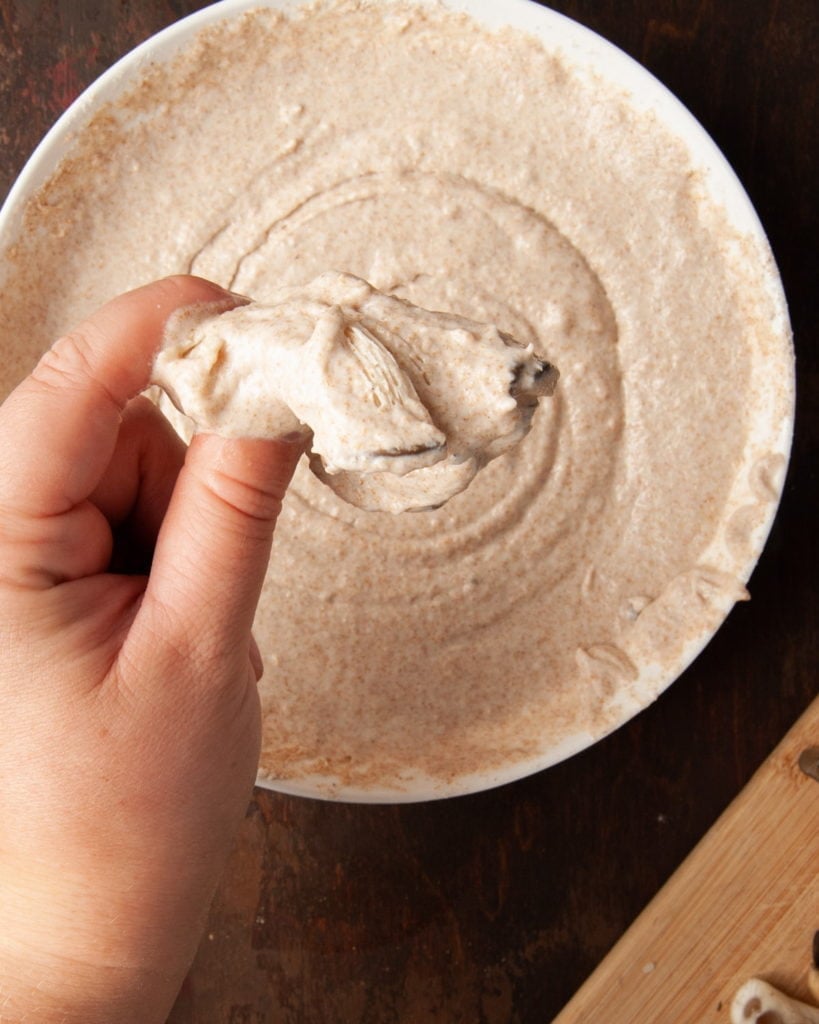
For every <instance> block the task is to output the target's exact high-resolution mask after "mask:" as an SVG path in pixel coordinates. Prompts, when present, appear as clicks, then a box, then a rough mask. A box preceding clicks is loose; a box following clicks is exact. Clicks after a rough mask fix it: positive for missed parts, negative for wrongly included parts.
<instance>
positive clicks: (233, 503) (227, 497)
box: [203, 468, 282, 528]
mask: <svg viewBox="0 0 819 1024" xmlns="http://www.w3.org/2000/svg"><path fill="white" fill-rule="evenodd" d="M203 483H204V486H205V487H206V488H207V489H208V490H209V491H210V493H211V495H212V496H213V497H214V498H216V499H217V501H218V502H220V503H221V504H222V505H223V506H225V505H226V506H227V507H228V508H229V509H230V510H231V511H232V512H234V513H236V514H237V515H238V516H239V517H240V518H241V519H242V520H244V521H246V522H247V523H248V524H249V525H253V524H256V525H258V526H260V527H264V528H267V527H269V526H270V525H271V524H273V523H275V521H276V519H277V518H278V515H279V512H280V511H281V507H282V501H281V495H280V494H279V493H278V491H274V490H272V489H270V488H267V487H265V486H264V485H259V484H257V483H252V482H250V481H248V480H243V479H242V478H241V477H239V476H237V475H236V474H234V473H231V472H228V471H226V470H224V469H219V468H214V469H212V470H211V472H210V473H209V474H208V477H207V478H206V479H205V480H204V481H203Z"/></svg>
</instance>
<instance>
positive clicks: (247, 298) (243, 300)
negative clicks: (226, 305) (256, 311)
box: [228, 292, 253, 306]
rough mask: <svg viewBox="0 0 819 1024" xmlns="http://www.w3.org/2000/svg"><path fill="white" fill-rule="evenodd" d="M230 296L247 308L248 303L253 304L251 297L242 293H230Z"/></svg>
mask: <svg viewBox="0 0 819 1024" xmlns="http://www.w3.org/2000/svg"><path fill="white" fill-rule="evenodd" d="M228 295H229V296H230V297H231V298H232V299H235V300H236V302H237V303H238V304H239V305H240V306H247V305H248V303H250V302H253V299H251V297H250V296H249V295H242V294H241V293H240V292H228Z"/></svg>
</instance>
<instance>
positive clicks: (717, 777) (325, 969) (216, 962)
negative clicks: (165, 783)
mask: <svg viewBox="0 0 819 1024" xmlns="http://www.w3.org/2000/svg"><path fill="white" fill-rule="evenodd" d="M201 6H203V5H202V4H201V3H197V2H196V0H0V196H2V195H4V194H5V191H6V189H7V188H8V186H9V185H10V184H11V182H12V181H13V179H14V177H15V175H16V174H17V173H18V171H19V170H20V168H21V166H22V165H23V163H24V161H25V159H26V158H27V156H28V155H29V153H30V151H31V150H32V149H33V147H34V146H35V145H36V143H37V142H38V140H39V139H40V137H41V136H42V134H43V133H44V132H45V131H46V130H47V128H48V127H49V125H50V124H51V123H52V122H53V121H54V120H55V119H56V117H57V116H58V115H59V113H60V112H61V111H62V110H63V109H64V107H65V106H66V105H67V104H68V103H69V102H70V101H71V100H72V99H73V98H74V97H75V96H76V95H77V94H78V93H79V92H80V91H81V90H82V89H83V88H84V87H85V86H86V85H87V84H88V83H89V82H91V81H92V80H93V79H94V78H95V77H96V76H97V75H98V74H100V73H101V72H102V71H103V70H104V69H105V68H106V67H107V66H108V65H109V64H111V63H112V62H113V61H114V60H115V59H116V58H117V57H118V56H120V55H121V54H122V53H124V52H125V51H127V50H128V49H130V48H131V47H132V46H133V45H135V44H136V43H137V42H139V41H140V40H142V39H143V38H145V37H146V36H147V35H149V34H150V33H152V32H154V31H156V30H158V29H159V28H161V27H163V26H164V25H166V24H168V23H169V22H171V21H173V20H175V19H176V18H178V17H181V16H182V15H184V14H187V13H189V12H191V11H193V10H195V9H197V8H198V7H201ZM552 6H553V7H555V8H557V9H558V10H560V11H562V12H564V13H566V14H568V15H570V16H572V17H574V18H576V19H577V20H579V21H581V22H583V23H585V24H587V25H589V26H590V27H591V28H593V29H595V30H597V31H599V32H601V33H602V34H603V35H605V36H606V37H608V38H609V39H611V40H612V41H613V42H615V43H617V44H618V45H620V46H621V47H622V48H623V49H625V50H626V51H627V52H629V53H630V54H632V55H633V56H634V57H636V58H637V59H638V60H640V61H641V62H642V63H643V64H645V65H646V66H647V67H648V68H649V69H650V70H651V71H653V72H654V73H655V74H656V75H657V76H658V77H659V78H660V79H661V80H662V81H664V82H665V83H666V84H667V85H668V86H669V87H670V88H671V89H672V90H673V91H674V92H676V94H677V95H678V96H679V97H680V99H682V101H683V102H684V103H685V104H686V105H687V106H688V107H689V108H690V109H691V110H692V112H693V113H694V114H695V115H696V116H697V117H698V118H699V119H700V120H701V121H702V123H703V124H704V125H705V127H706V128H707V129H708V130H709V131H710V133H711V134H712V135H713V137H714V138H715V140H716V141H717V143H718V144H719V145H720V147H721V148H722V149H723V151H724V152H725V154H726V155H727V157H728V159H729V160H730V161H731V162H732V164H733V166H734V167H735V169H736V171H737V173H738V175H739V177H740V179H741V180H742V182H743V183H744V185H745V187H746V188H747V190H748V192H749V194H750V196H751V199H752V200H753V202H754V204H755V205H756V208H757V210H758V212H759V215H760V218H761V220H762V222H763V224H764V225H765V227H766V230H767V231H768V234H769V237H770V239H771V243H772V246H773V249H774V252H775V255H776V257H777V260H778V262H779V266H780V269H781V271H782V275H783V279H784V283H785V289H786V292H787V295H788V299H789V302H790V307H791V315H792V320H793V325H794V330H795V336H796V348H797V356H798V380H799V405H798V415H797V425H796V439H795V447H794V455H793V459H792V464H791V469H790V473H789V477H788V482H787V486H786V491H785V497H784V501H783V504H782V508H781V511H780V514H779V517H778V519H777V522H776V525H775V527H774V530H773V533H772V535H771V539H770V541H769V543H768V546H767V548H766V550H765V553H764V555H763V557H762V559H761V561H760V564H759V566H758V568H757V570H756V572H755V573H754V576H753V578H752V580H751V583H750V590H751V594H752V596H753V600H752V601H751V602H750V603H749V604H743V605H741V606H739V607H737V609H736V610H735V611H734V612H733V613H732V614H731V616H730V617H729V619H728V621H727V623H726V624H725V626H724V627H723V628H722V629H721V630H720V632H719V633H718V635H717V637H716V638H715V640H714V641H713V642H712V643H711V644H710V645H709V646H708V648H707V649H706V650H705V652H704V653H703V654H702V655H701V656H700V657H699V658H698V659H697V661H696V662H695V663H694V664H693V665H692V666H691V668H690V669H689V670H688V671H687V672H686V673H685V674H684V675H683V676H682V677H681V678H680V679H679V680H678V681H677V682H676V683H675V684H674V686H672V687H671V688H670V690H669V691H668V692H667V693H666V694H665V695H664V696H662V697H661V698H660V700H658V701H657V702H656V703H655V704H654V705H653V706H652V707H651V708H649V709H647V710H646V711H645V712H643V713H642V714H641V715H640V716H638V717H637V718H636V719H635V720H634V721H632V722H631V723H630V724H629V725H627V726H625V727H624V728H622V729H620V730H619V731H618V732H616V733H615V734H614V735H612V736H611V737H609V738H608V739H606V740H605V741H603V742H601V743H599V744H597V745H596V746H595V747H593V748H592V749H591V750H588V751H586V752H585V753H583V754H581V755H579V756H577V757H575V758H573V759H571V760H570V761H568V762H566V763H564V764H562V765H559V766H557V767H555V768H553V769H550V770H549V771H547V772H544V773H541V774H540V775H537V776H535V777H532V778H529V779H526V780H524V781H521V782H519V783H516V784H514V785H510V786H506V787H504V788H502V789H498V790H496V791H493V792H489V793H485V794H480V795H477V796H471V797H465V798H461V799H457V800H451V801H447V802H445V803H433V804H426V805H415V806H403V807H359V806H348V805H332V804H323V803H319V802H313V801H307V800H300V799H293V798H288V797H284V796H277V795H273V794H270V793H265V792H261V791H258V792H257V793H256V794H255V797H254V800H253V802H252V804H251V806H250V809H249V811H248V815H247V818H246V820H245V822H244V826H243V829H242V831H241V835H240V836H239V840H238V842H237V845H236V849H235V852H234V855H233V857H232V860H231V862H230V864H229V866H228V870H227V872H226V875H225V878H224V880H223V883H222V885H221V887H220V889H219V891H218V894H217V896H216V900H215V902H214V905H213V909H212V912H211V915H210V920H209V924H208V929H207V932H206V935H205V937H204V939H203V942H202V945H201V948H200V950H199V954H198V956H197V960H196V962H195V964H194V966H193V968H192V970H191V972H190V975H189V977H188V979H187V981H186V982H185V984H184V986H183V989H182V991H181V993H180V996H179V999H178V1001H177V1005H176V1007H175V1009H174V1010H173V1012H172V1014H171V1017H170V1021H171V1022H172V1024H228V1022H229V1024H262V1022H265V1024H267V1022H275V1024H422V1022H423V1024H456V1022H463V1024H542V1022H547V1021H549V1020H551V1019H553V1018H554V1017H555V1016H556V1015H557V1013H558V1012H559V1011H560V1009H561V1007H562V1006H563V1005H564V1004H565V1003H566V1002H567V1001H568V1000H569V998H570V997H571V995H572V993H573V992H574V991H575V990H576V989H577V988H578V987H579V986H580V985H581V983H582V982H583V981H584V979H585V978H586V977H587V976H588V975H589V973H590V972H591V971H592V970H593V968H594V967H595V966H596V965H597V964H598V963H599V962H600V961H601V960H602V958H603V957H604V956H605V954H606V953H607V951H608V950H609V949H610V948H611V947H612V946H613V944H614V943H615V942H616V941H617V939H618V938H619V937H620V936H621V935H622V934H623V932H624V931H625V930H626V928H627V927H628V925H629V924H630V923H631V922H632V920H633V919H634V918H635V917H636V915H637V914H638V913H639V912H640V911H641V909H642V908H643V907H644V906H645V905H646V904H647V903H648V901H649V900H650V899H651V898H652V896H654V894H655V893H656V892H657V890H658V889H659V888H660V886H661V885H662V884H663V882H665V880H666V879H667V878H668V877H669V876H670V875H671V873H672V872H673V871H674V869H675V868H676V867H677V866H678V865H679V864H680V862H681V861H682V860H683V858H684V857H685V856H686V854H688V853H689V851H690V850H691V849H692V848H693V847H694V846H695V844H696V843H697V841H698V840H699V839H700V837H701V836H702V835H703V834H704V833H705V831H706V830H707V829H708V827H709V826H710V825H711V824H712V823H713V822H714V821H715V819H716V818H717V817H718V815H719V814H720V813H721V811H722V810H723V809H724V808H725V807H726V806H727V805H728V803H729V802H730V801H731V800H732V798H733V797H734V796H735V795H736V794H737V793H738V792H739V790H740V789H741V788H742V787H743V786H744V784H745V783H746V782H747V781H748V779H749V778H750V777H751V775H752V773H753V772H754V770H755V769H756V768H757V766H758V765H759V764H760V763H761V762H762V761H763V760H764V758H765V757H766V756H767V755H768V753H769V752H770V751H771V750H772V749H773V747H774V746H775V744H776V743H777V741H778V740H779V739H780V738H781V737H782V735H783V734H784V733H785V732H786V730H787V729H788V727H789V726H790V725H791V724H792V723H793V722H794V720H795V719H796V718H797V716H798V715H799V714H800V713H801V712H802V711H803V710H804V709H805V708H806V707H807V705H808V704H809V702H810V700H811V698H812V697H813V696H814V694H815V693H816V691H817V683H816V665H817V654H818V653H819V640H818V634H819V628H818V627H817V622H819V615H818V614H817V613H819V587H817V584H816V571H817V559H816V553H817V550H816V524H817V522H819V509H818V508H817V504H818V502H817V495H818V493H819V487H817V469H816V454H817V438H819V423H817V409H819V393H818V392H819V360H818V359H817V354H818V352H819V344H818V341H819V339H818V338H817V320H818V319H819V316H817V314H818V313H819V310H818V309H817V298H816V295H817V287H819V255H817V246H816V239H817V236H818V235H819V201H817V192H819V189H817V182H819V147H818V146H817V136H818V135H819V123H818V121H819V118H818V116H817V111H818V110H819V71H818V70H817V69H818V68H819V53H818V52H817V51H818V50H819V5H817V2H816V0H560V2H555V3H553V4H552ZM1 301H2V297H1V296H0V302H1ZM58 799H59V794H58V793H55V800H58ZM815 925H816V927H819V922H815ZM619 1019H620V1018H617V1017H616V1016H615V1015H612V1016H611V1017H609V1018H608V1020H609V1021H610V1022H612V1024H617V1022H618V1020H619ZM715 1019H716V1020H727V1009H726V1010H724V1011H723V1012H722V1016H721V1017H720V1016H718V1017H716V1018H715ZM646 1024H651V1021H650V1020H649V1019H648V1018H646ZM692 1024H694V1022H692Z"/></svg>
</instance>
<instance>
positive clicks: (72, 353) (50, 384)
mask: <svg viewBox="0 0 819 1024" xmlns="http://www.w3.org/2000/svg"><path fill="white" fill-rule="evenodd" d="M98 334H99V331H98V330H97V329H96V328H95V327H94V325H93V324H85V325H83V327H81V328H77V329H76V330H74V331H70V332H69V333H68V334H64V335H63V336H62V337H61V338H59V339H58V340H57V341H56V342H55V343H54V344H53V345H52V346H51V348H50V349H49V350H48V351H47V352H46V353H45V354H44V355H43V356H42V357H41V359H40V361H39V362H38V363H37V366H36V367H35V368H34V370H33V371H32V374H31V377H32V379H33V380H34V381H36V382H37V384H39V385H40V386H41V387H45V388H47V389H53V390H66V389H69V390H85V389H87V388H88V387H89V385H90V386H93V387H96V388H98V389H99V390H101V391H102V392H104V393H105V394H106V395H108V392H107V389H106V388H105V386H104V385H103V384H102V383H101V382H100V381H99V379H98V377H97V371H96V366H95V360H94V352H95V350H96V348H98V347H99V346H98V341H99V339H98V338H97V335H98ZM108 397H110V395H109V396H108Z"/></svg>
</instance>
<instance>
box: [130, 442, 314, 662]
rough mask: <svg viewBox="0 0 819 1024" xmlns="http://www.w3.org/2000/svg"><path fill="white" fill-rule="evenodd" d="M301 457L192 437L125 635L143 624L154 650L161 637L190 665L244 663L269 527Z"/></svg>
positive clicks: (271, 445)
mask: <svg viewBox="0 0 819 1024" xmlns="http://www.w3.org/2000/svg"><path fill="white" fill-rule="evenodd" d="M301 451H302V449H301V447H300V446H299V445H297V444H294V443H291V442H287V441H263V440H245V439H243V440H236V439H226V438H222V437H218V436H217V435H215V434H200V435H198V436H197V437H195V438H194V440H193V442H192V443H191V446H190V448H189V449H188V453H187V457H186V459H185V464H184V466H183V468H182V471H181V472H180V474H179V477H178V479H177V482H176V486H175V488H174V492H173V495H172V497H171V502H170V505H169V507H168V511H167V513H166V516H165V519H164V521H163V524H162V527H161V529H160V532H159V536H158V538H157V544H156V549H155V552H154V559H153V564H152V566H151V575H150V578H149V581H148V586H147V589H146V591H145V597H144V599H143V602H142V606H141V608H140V611H139V613H138V615H137V618H136V620H135V621H134V624H133V628H132V631H131V637H133V638H134V639H138V638H139V637H140V634H141V633H142V630H141V629H140V626H141V625H145V626H148V627H149V628H148V634H147V635H148V636H149V637H151V638H152V642H153V643H156V640H157V638H159V639H160V641H165V642H166V643H168V644H169V645H170V646H171V647H172V649H174V650H176V651H181V652H182V653H183V654H184V655H186V656H188V657H189V658H190V659H191V661H193V662H194V663H196V662H197V661H199V662H200V663H204V662H210V663H212V661H213V658H214V657H217V658H222V657H224V656H229V655H230V653H232V652H239V653H240V654H241V655H242V656H246V655H247V651H248V646H249V642H250V629H251V626H252V623H253V617H254V615H255V612H256V604H257V602H258V600H259V594H260V593H261V588H262V583H263V581H264V577H265V573H266V570H267V563H268V560H269V558H270V548H271V543H272V538H273V529H274V527H275V524H276V519H277V518H278V515H279V511H280V510H281V504H282V499H283V498H284V493H285V491H286V490H287V485H288V483H289V482H290V478H291V477H292V475H293V471H294V469H295V467H296V463H297V461H298V459H299V456H300V455H301ZM146 620H147V621H146ZM143 638H144V637H143Z"/></svg>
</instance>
